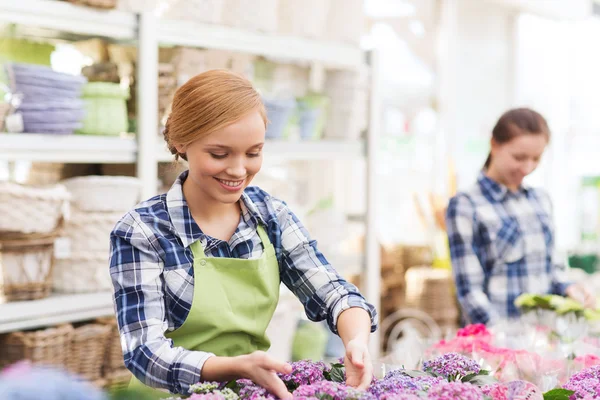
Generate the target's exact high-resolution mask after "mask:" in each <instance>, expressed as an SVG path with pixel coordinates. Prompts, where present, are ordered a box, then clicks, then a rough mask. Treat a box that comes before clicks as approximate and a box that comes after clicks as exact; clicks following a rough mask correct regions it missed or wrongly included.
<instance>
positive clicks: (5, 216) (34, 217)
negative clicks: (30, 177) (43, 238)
mask: <svg viewBox="0 0 600 400" xmlns="http://www.w3.org/2000/svg"><path fill="white" fill-rule="evenodd" d="M70 198H71V196H70V194H69V193H68V192H67V189H66V188H65V187H64V186H62V185H53V186H48V187H33V186H25V185H19V184H17V183H13V182H0V215H2V218H0V235H2V236H6V235H9V234H22V233H26V234H29V233H50V232H53V231H54V230H56V228H57V227H58V225H59V222H60V221H61V219H62V218H63V215H64V214H65V212H66V210H67V207H68V201H69V200H70Z"/></svg>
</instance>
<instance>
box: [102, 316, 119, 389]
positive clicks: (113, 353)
mask: <svg viewBox="0 0 600 400" xmlns="http://www.w3.org/2000/svg"><path fill="white" fill-rule="evenodd" d="M96 323H98V324H102V325H104V326H106V327H108V328H109V331H110V334H109V336H108V340H107V341H106V346H105V351H104V366H103V371H104V374H103V376H104V378H105V379H108V377H109V376H110V375H111V374H113V373H114V372H118V370H125V369H126V368H125V364H123V351H122V350H121V336H120V335H119V329H118V328H117V321H116V320H115V318H114V317H106V318H98V319H97V320H96ZM108 380H110V379H108Z"/></svg>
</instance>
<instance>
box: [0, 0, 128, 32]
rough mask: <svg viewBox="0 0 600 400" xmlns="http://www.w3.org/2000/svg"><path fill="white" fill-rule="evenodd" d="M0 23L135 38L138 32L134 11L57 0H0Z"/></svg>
mask: <svg viewBox="0 0 600 400" xmlns="http://www.w3.org/2000/svg"><path fill="white" fill-rule="evenodd" d="M0 23H7V24H20V25H27V26H35V27H39V28H47V29H53V30H57V31H60V32H69V33H74V34H79V35H88V36H103V37H111V38H115V39H135V38H136V35H137V17H136V16H135V14H132V13H126V12H122V11H116V10H108V11H104V10H98V9H94V8H90V7H82V6H76V5H73V4H70V3H66V2H61V1H55V0H0Z"/></svg>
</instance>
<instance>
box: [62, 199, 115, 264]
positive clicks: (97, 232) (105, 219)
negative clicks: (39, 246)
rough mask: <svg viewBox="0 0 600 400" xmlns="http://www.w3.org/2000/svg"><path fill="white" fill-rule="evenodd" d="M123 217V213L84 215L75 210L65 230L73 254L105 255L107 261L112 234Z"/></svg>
mask: <svg viewBox="0 0 600 400" xmlns="http://www.w3.org/2000/svg"><path fill="white" fill-rule="evenodd" d="M122 216H123V214H122V213H91V212H88V213H84V212H81V211H79V210H75V209H74V210H73V213H72V214H71V217H70V218H69V221H68V222H67V223H65V229H64V230H63V233H64V237H66V238H68V239H69V241H70V249H71V252H72V253H74V254H77V253H85V252H90V253H92V252H93V253H104V261H106V254H108V252H109V251H110V240H109V236H110V233H111V232H112V230H113V228H114V227H115V225H116V223H117V222H118V221H119V220H120V219H121V217H122Z"/></svg>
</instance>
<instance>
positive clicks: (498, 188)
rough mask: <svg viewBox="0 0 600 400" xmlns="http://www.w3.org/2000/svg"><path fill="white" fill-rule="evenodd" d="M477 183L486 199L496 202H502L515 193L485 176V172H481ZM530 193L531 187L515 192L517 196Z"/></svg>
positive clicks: (523, 186) (521, 188)
mask: <svg viewBox="0 0 600 400" xmlns="http://www.w3.org/2000/svg"><path fill="white" fill-rule="evenodd" d="M477 183H478V184H479V187H480V188H481V191H482V192H483V194H484V195H485V196H486V197H489V198H491V199H492V200H494V201H497V202H500V201H502V200H504V198H505V197H506V196H507V195H508V194H511V193H513V192H511V191H510V190H508V188H507V187H506V186H504V185H502V184H501V183H498V182H496V181H495V180H493V179H492V178H490V177H489V176H487V175H486V174H485V171H483V170H482V171H481V172H480V173H479V176H478V177H477ZM528 192H529V187H528V186H526V185H521V186H520V187H519V189H518V190H517V192H514V194H515V195H517V196H518V195H520V194H524V195H527V193H528Z"/></svg>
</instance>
